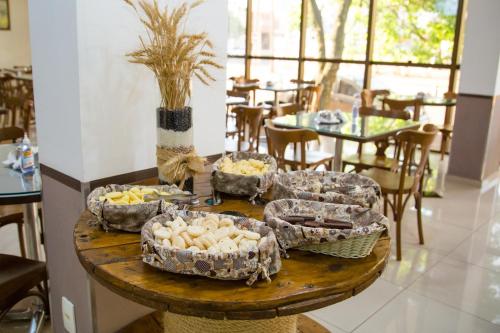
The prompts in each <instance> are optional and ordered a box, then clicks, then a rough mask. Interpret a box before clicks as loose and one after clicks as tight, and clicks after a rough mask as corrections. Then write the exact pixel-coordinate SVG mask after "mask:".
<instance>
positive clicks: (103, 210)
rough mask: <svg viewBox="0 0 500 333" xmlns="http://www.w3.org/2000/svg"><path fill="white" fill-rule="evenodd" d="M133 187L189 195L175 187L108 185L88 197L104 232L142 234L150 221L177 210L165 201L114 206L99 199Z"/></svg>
mask: <svg viewBox="0 0 500 333" xmlns="http://www.w3.org/2000/svg"><path fill="white" fill-rule="evenodd" d="M133 187H138V188H144V187H147V188H154V189H157V190H158V191H160V192H168V193H172V194H188V193H189V192H184V191H181V190H180V189H179V188H177V186H175V185H171V186H170V185H158V186H141V185H137V186H132V185H116V184H111V185H106V186H105V187H98V188H96V189H94V190H93V191H92V192H91V193H90V194H89V196H88V197H87V206H88V208H89V210H90V211H91V212H92V213H93V214H94V215H95V216H96V217H97V219H98V221H99V222H100V223H101V225H102V227H103V228H104V230H113V229H114V230H121V231H128V232H136V233H139V232H141V228H142V226H143V225H144V223H146V222H147V221H148V220H149V219H151V218H153V217H155V216H156V215H158V214H161V213H164V212H166V211H168V210H170V209H175V207H176V206H175V205H173V204H171V203H168V202H166V201H164V200H153V201H149V202H144V203H140V204H134V205H113V204H111V203H108V202H107V201H100V200H99V197H101V196H103V195H105V194H106V193H109V192H114V191H118V192H122V191H128V190H130V189H131V188H133Z"/></svg>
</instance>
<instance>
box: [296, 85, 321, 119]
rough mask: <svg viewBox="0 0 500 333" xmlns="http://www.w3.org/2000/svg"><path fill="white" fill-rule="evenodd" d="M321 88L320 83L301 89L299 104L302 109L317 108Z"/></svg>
mask: <svg viewBox="0 0 500 333" xmlns="http://www.w3.org/2000/svg"><path fill="white" fill-rule="evenodd" d="M321 90H322V86H321V84H317V85H312V86H308V87H306V88H305V89H304V90H302V92H301V94H300V104H301V106H302V108H303V110H305V111H307V112H316V111H318V110H319V102H320V96H321Z"/></svg>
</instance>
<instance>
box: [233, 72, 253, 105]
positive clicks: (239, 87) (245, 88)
mask: <svg viewBox="0 0 500 333" xmlns="http://www.w3.org/2000/svg"><path fill="white" fill-rule="evenodd" d="M229 79H230V80H232V81H233V91H236V92H242V93H248V94H251V95H252V103H253V104H252V105H255V95H256V91H257V89H258V88H259V79H245V77H243V76H239V77H230V78H229Z"/></svg>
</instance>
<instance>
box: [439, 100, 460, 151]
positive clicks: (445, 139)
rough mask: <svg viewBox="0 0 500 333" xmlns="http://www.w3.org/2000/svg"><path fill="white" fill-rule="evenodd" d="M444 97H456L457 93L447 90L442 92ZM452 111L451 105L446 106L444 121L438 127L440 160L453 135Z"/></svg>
mask: <svg viewBox="0 0 500 333" xmlns="http://www.w3.org/2000/svg"><path fill="white" fill-rule="evenodd" d="M444 98H446V99H456V98H457V94H456V93H454V92H452V91H448V92H446V93H444ZM453 112H454V107H453V106H447V107H446V118H445V123H444V124H443V126H441V127H440V128H439V132H441V148H440V153H441V161H442V160H443V159H444V155H445V154H446V150H447V149H448V145H449V142H450V140H451V137H452V135H453V118H454V114H453Z"/></svg>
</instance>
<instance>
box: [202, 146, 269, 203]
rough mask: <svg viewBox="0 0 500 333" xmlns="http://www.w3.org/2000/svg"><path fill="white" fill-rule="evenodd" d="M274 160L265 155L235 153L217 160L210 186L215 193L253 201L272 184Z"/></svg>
mask: <svg viewBox="0 0 500 333" xmlns="http://www.w3.org/2000/svg"><path fill="white" fill-rule="evenodd" d="M276 172H277V164H276V160H275V159H274V158H273V157H271V156H269V155H267V154H258V153H249V152H236V153H232V154H230V155H226V156H223V157H222V158H220V159H219V160H217V161H216V162H215V163H214V165H213V169H212V177H211V184H212V187H213V188H214V190H215V191H218V192H221V193H227V194H233V195H240V196H249V197H250V201H253V200H254V199H255V198H256V197H257V196H259V195H261V194H263V193H265V192H266V191H267V190H268V189H269V188H270V187H271V186H272V184H273V178H274V175H275V173H276Z"/></svg>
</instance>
